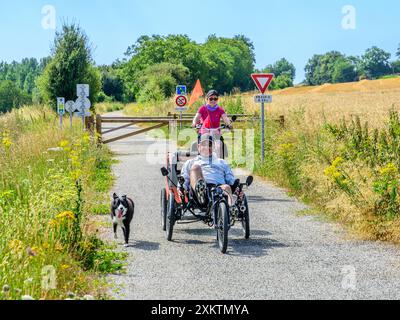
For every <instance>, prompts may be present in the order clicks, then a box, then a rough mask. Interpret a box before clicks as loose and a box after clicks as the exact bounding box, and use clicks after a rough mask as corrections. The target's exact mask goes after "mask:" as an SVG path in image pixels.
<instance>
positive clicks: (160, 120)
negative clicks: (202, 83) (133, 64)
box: [96, 113, 285, 144]
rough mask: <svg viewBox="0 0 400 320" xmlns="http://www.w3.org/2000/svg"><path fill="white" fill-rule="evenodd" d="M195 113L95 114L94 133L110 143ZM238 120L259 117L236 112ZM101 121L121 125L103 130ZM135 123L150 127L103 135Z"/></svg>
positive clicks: (190, 117) (187, 120)
mask: <svg viewBox="0 0 400 320" xmlns="http://www.w3.org/2000/svg"><path fill="white" fill-rule="evenodd" d="M194 116H195V115H194V114H184V115H183V116H182V118H180V115H179V114H171V113H169V114H168V115H167V116H166V117H122V116H121V117H107V116H101V115H97V117H96V133H97V136H98V139H99V141H100V142H102V143H104V144H107V143H111V142H114V141H118V140H121V139H126V138H129V137H133V136H136V135H139V134H142V133H145V132H148V131H151V130H154V129H159V128H162V127H165V126H168V125H169V124H170V123H171V122H175V123H192V120H193V117H194ZM233 116H234V115H229V117H230V118H231V117H233ZM235 116H236V117H237V118H238V120H237V121H236V122H245V121H248V120H258V119H259V117H257V116H256V115H247V114H237V115H235ZM277 121H278V122H279V123H280V125H281V127H283V126H284V123H285V119H284V117H283V116H281V117H280V118H279V120H277ZM103 123H109V124H115V123H117V124H121V126H118V127H115V128H110V129H107V130H104V131H103ZM137 124H151V126H150V127H147V128H143V129H139V130H137V131H134V132H131V133H127V134H124V135H121V136H117V137H114V138H110V139H104V135H106V134H108V133H111V132H115V131H118V130H121V129H126V128H129V127H131V126H133V125H137Z"/></svg>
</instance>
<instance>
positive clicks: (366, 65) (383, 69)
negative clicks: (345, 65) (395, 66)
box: [361, 46, 391, 79]
mask: <svg viewBox="0 0 400 320" xmlns="http://www.w3.org/2000/svg"><path fill="white" fill-rule="evenodd" d="M390 56H391V54H390V53H389V52H386V51H384V50H382V49H380V48H378V47H376V46H374V47H372V48H369V49H367V51H366V52H365V54H364V55H363V56H362V57H361V68H362V72H363V73H364V74H365V75H366V77H367V78H368V79H376V78H379V77H381V76H384V75H387V74H390V73H391V67H390V62H389V59H390Z"/></svg>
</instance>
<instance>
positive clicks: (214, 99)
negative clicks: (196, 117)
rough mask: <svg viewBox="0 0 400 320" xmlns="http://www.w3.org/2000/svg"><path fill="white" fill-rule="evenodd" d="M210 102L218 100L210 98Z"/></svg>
mask: <svg viewBox="0 0 400 320" xmlns="http://www.w3.org/2000/svg"><path fill="white" fill-rule="evenodd" d="M208 100H210V101H218V98H210V99H208Z"/></svg>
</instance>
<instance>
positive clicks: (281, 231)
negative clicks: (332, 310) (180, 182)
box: [107, 113, 400, 300]
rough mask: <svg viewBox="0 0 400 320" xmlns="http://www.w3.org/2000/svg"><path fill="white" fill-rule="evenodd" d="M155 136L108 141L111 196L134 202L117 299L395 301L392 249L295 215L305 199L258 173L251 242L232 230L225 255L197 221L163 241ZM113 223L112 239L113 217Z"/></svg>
mask: <svg viewBox="0 0 400 320" xmlns="http://www.w3.org/2000/svg"><path fill="white" fill-rule="evenodd" d="M117 114H118V113H114V114H113V115H117ZM107 127H109V126H107ZM132 130H134V128H133V129H132V128H131V129H124V130H121V131H119V132H118V135H120V134H121V133H127V132H129V131H132ZM108 136H112V134H110V135H108ZM157 143H158V146H159V147H158V149H160V150H162V148H161V147H162V140H157V141H156V140H154V139H152V138H150V137H148V136H145V135H140V136H136V137H133V138H128V139H125V140H122V141H118V142H114V143H112V144H110V147H111V149H112V150H113V151H114V152H115V153H116V154H117V159H118V160H119V161H120V163H118V164H116V165H115V166H114V172H115V175H116V177H117V180H116V185H115V188H114V189H113V190H111V193H110V194H112V193H113V192H117V193H118V194H127V195H129V196H131V197H132V198H133V199H134V201H135V204H136V213H135V217H134V220H133V224H132V228H133V232H132V235H131V246H130V247H129V248H127V249H124V248H122V246H121V244H122V237H121V233H122V232H121V231H119V232H120V240H119V242H118V243H119V250H125V251H127V252H129V258H128V262H129V266H128V268H127V273H126V274H123V275H110V276H109V279H110V280H112V281H114V282H115V283H116V284H117V285H118V286H121V289H120V290H119V291H118V292H114V293H113V295H114V296H115V298H116V299H129V300H132V299H134V300H143V299H145V300H147V299H163V300H173V299H229V300H232V299H263V300H264V299H267V300H268V299H399V298H400V281H399V280H400V254H399V249H398V248H397V247H395V246H392V245H388V244H381V243H376V242H366V241H355V240H349V237H348V236H347V234H346V232H345V231H343V229H342V228H341V227H340V226H338V225H337V224H333V223H328V222H323V221H322V220H321V219H320V218H316V217H309V216H300V215H298V214H297V213H298V212H299V211H301V210H303V209H306V206H305V205H304V204H301V203H299V202H298V201H296V200H295V199H292V198H290V197H288V196H287V194H286V193H285V191H284V190H281V189H278V188H276V187H274V186H272V185H271V184H268V183H266V182H263V181H261V180H260V179H256V180H255V183H254V185H253V186H252V187H251V188H250V190H249V191H248V192H247V194H248V195H249V199H250V201H249V202H250V203H249V206H250V213H251V227H252V236H251V239H250V240H247V241H246V240H244V239H243V238H242V231H241V229H240V228H239V227H235V229H234V230H231V232H230V238H229V248H228V254H227V255H222V254H221V253H220V252H219V250H218V247H217V244H216V236H215V233H214V231H213V230H212V229H209V228H208V227H207V226H205V225H204V224H202V223H196V224H189V225H178V226H176V227H175V230H174V237H173V239H174V241H173V242H167V241H166V240H165V238H164V233H163V232H162V230H161V227H160V203H159V202H160V200H159V199H160V190H161V188H162V187H163V186H164V179H163V178H162V177H161V174H160V168H161V167H162V165H163V163H159V164H157V163H153V164H152V163H150V162H149V161H147V160H146V151H147V150H148V148H149V147H150V146H153V147H154V145H155V144H157ZM160 143H161V145H160ZM156 149H157V148H156ZM162 158H163V157H162ZM109 230H110V232H109V237H108V236H107V237H108V238H109V239H111V238H112V231H111V223H110V229H109Z"/></svg>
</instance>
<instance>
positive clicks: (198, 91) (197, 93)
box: [189, 80, 204, 107]
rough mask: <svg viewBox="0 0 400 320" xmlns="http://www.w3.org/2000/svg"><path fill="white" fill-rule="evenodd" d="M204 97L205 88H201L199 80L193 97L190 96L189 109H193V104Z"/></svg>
mask: <svg viewBox="0 0 400 320" xmlns="http://www.w3.org/2000/svg"><path fill="white" fill-rule="evenodd" d="M202 96H204V92H203V88H202V87H201V83H200V80H197V82H196V85H195V87H194V89H193V92H192V95H191V96H190V101H189V107H191V106H192V105H193V103H195V102H196V101H197V99H199V98H200V97H202Z"/></svg>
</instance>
